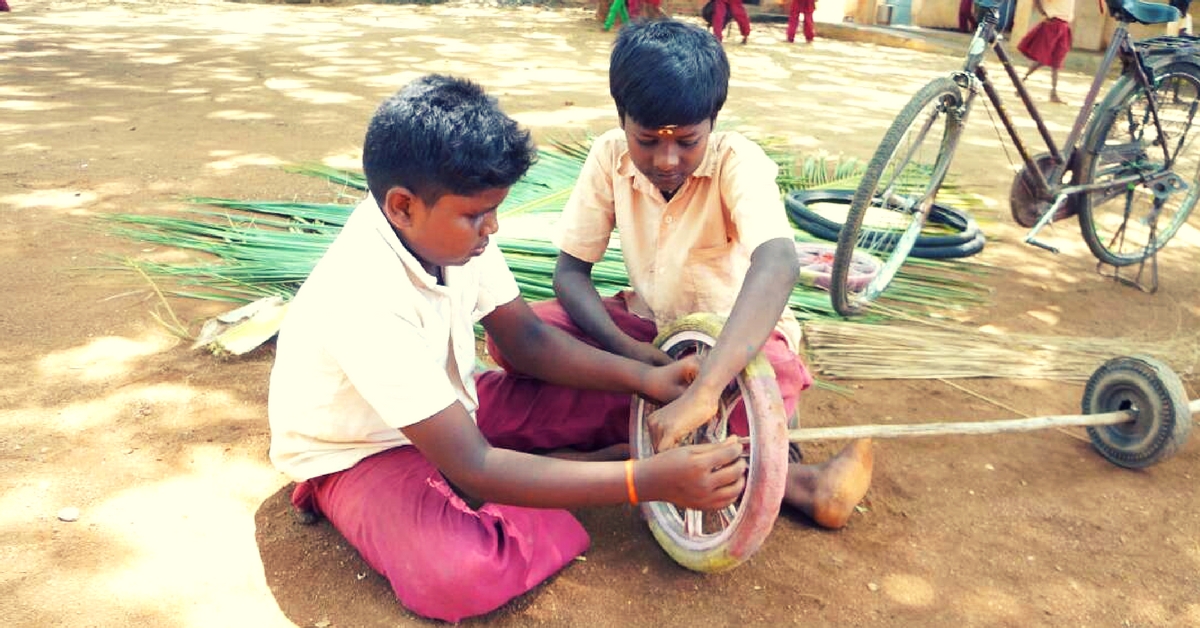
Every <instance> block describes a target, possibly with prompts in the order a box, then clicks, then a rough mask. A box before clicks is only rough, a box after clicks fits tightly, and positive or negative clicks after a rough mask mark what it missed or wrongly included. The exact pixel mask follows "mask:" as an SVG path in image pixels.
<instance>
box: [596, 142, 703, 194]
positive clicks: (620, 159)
mask: <svg viewBox="0 0 1200 628" xmlns="http://www.w3.org/2000/svg"><path fill="white" fill-rule="evenodd" d="M718 140H719V137H718V136H717V132H716V131H713V132H712V133H709V134H708V144H707V145H706V146H705V148H704V159H702V160H700V165H699V166H697V167H696V171H695V172H693V173H692V174H691V176H690V177H688V178H689V179H694V178H700V177H706V178H711V177H712V176H713V173H714V172H715V171H716V169H717V157H716V155H717V143H718ZM617 175H618V176H622V177H631V178H633V180H634V185H636V186H637V187H639V188H641V189H643V190H648V191H657V190H658V188H656V187H654V184H653V183H651V182H650V179H647V178H646V175H644V174H642V171H641V170H638V169H637V166H635V165H633V158H631V157H630V156H629V140H628V139H626V138H625V135H624V134H622V135H621V143H620V153H619V155H618V156H617ZM684 185H685V186H686V185H687V183H686V182H684Z"/></svg>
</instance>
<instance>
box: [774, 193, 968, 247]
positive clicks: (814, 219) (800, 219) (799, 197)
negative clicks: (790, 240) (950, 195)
mask: <svg viewBox="0 0 1200 628" xmlns="http://www.w3.org/2000/svg"><path fill="white" fill-rule="evenodd" d="M853 199H854V190H795V191H792V192H789V193H788V194H787V195H786V196H784V199H783V204H784V207H785V209H786V210H787V214H788V218H790V219H791V220H792V222H794V223H796V226H797V227H800V228H801V229H805V226H804V225H811V224H817V225H820V226H821V227H822V228H823V231H824V232H825V233H829V232H832V233H835V234H841V232H842V224H843V223H841V222H838V221H834V220H830V219H829V218H826V217H825V216H823V215H821V214H819V213H817V212H815V211H812V210H811V209H809V208H808V206H809V205H810V204H816V203H837V204H845V205H849V204H850V203H851V201H852V200H853ZM927 222H928V223H929V224H936V225H943V226H945V227H947V228H949V229H951V230H952V231H953V232H952V233H944V234H924V233H923V234H921V235H919V236H917V242H916V245H915V246H916V247H935V246H956V245H959V244H966V243H967V242H971V241H972V240H974V239H975V238H976V237H978V235H979V225H978V224H977V223H976V222H975V219H974V218H972V217H971V216H970V214H967V213H966V212H964V211H960V210H957V209H954V208H953V207H949V206H947V205H942V204H941V203H934V205H933V208H932V209H931V210H930V212H929V219H928V221H927ZM801 223H804V224H801ZM863 230H864V231H866V230H867V228H866V227H864V228H863ZM805 231H807V229H805ZM814 235H815V234H814ZM881 235H882V236H883V237H886V236H887V235H889V234H888V233H887V232H882V231H881ZM822 239H824V238H822ZM833 240H834V241H836V240H837V237H836V236H835V237H834V238H833Z"/></svg>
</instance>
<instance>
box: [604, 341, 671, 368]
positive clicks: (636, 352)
mask: <svg viewBox="0 0 1200 628" xmlns="http://www.w3.org/2000/svg"><path fill="white" fill-rule="evenodd" d="M617 353H620V354H621V355H623V356H625V357H627V358H629V359H630V360H637V361H638V362H641V363H643V364H649V365H650V366H666V365H667V364H671V363H672V362H674V361H675V360H673V359H672V358H671V356H669V355H667V354H666V353H665V352H664V351H663V350H662V349H659V348H658V347H656V346H654V345H653V344H651V343H649V342H634V343H633V344H631V345H629V346H628V347H625V348H624V349H622V350H621V351H619V352H617Z"/></svg>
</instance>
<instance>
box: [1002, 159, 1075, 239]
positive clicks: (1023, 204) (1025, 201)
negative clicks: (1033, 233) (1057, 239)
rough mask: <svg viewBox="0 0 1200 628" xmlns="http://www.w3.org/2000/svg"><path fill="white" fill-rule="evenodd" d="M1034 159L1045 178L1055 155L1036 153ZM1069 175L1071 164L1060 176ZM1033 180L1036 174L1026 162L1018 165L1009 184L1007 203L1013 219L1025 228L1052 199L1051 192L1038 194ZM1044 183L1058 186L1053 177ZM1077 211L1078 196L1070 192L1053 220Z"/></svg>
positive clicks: (1030, 224)
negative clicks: (1022, 166) (1018, 168)
mask: <svg viewBox="0 0 1200 628" xmlns="http://www.w3.org/2000/svg"><path fill="white" fill-rule="evenodd" d="M1033 162H1034V164H1035V165H1036V166H1037V168H1038V170H1040V171H1041V173H1042V177H1043V178H1045V179H1049V175H1050V174H1051V171H1053V170H1054V168H1055V166H1057V165H1058V164H1057V163H1056V162H1055V161H1054V157H1052V156H1051V155H1050V154H1049V153H1039V154H1037V155H1034V156H1033ZM1068 175H1070V176H1071V177H1072V178H1073V177H1074V173H1073V172H1072V166H1071V165H1069V166H1068V167H1067V170H1066V171H1065V172H1064V173H1063V174H1062V175H1061V176H1062V177H1063V178H1065V177H1067V176H1068ZM1036 181H1037V178H1036V176H1035V175H1034V174H1033V172H1031V171H1030V170H1029V166H1025V167H1024V168H1021V171H1020V172H1018V173H1017V176H1015V177H1013V182H1012V188H1011V189H1010V190H1009V193H1008V205H1009V208H1010V209H1011V210H1012V217H1013V220H1015V221H1017V224H1018V225H1021V226H1022V227H1025V228H1027V229H1028V228H1031V227H1033V226H1034V225H1036V224H1037V222H1038V219H1039V218H1041V217H1042V215H1043V214H1045V213H1046V212H1047V211H1049V210H1050V203H1051V201H1052V200H1053V195H1051V198H1048V199H1043V198H1040V197H1039V196H1038V194H1037V183H1036ZM1060 181H1061V178H1060ZM1047 183H1049V184H1050V186H1051V188H1054V187H1057V185H1055V182H1053V181H1049V180H1047ZM1078 213H1079V203H1078V197H1077V196H1076V195H1074V194H1072V195H1071V197H1070V198H1068V199H1067V200H1066V201H1064V202H1063V204H1062V207H1060V208H1059V209H1058V211H1057V212H1055V214H1054V220H1055V221H1058V220H1062V219H1064V218H1070V217H1071V216H1074V215H1075V214H1078Z"/></svg>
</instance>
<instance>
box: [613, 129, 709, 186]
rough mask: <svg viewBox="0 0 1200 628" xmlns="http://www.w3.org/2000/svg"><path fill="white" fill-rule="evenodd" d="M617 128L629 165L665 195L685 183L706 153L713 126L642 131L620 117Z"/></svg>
mask: <svg viewBox="0 0 1200 628" xmlns="http://www.w3.org/2000/svg"><path fill="white" fill-rule="evenodd" d="M621 128H623V129H624V130H625V138H626V139H627V140H628V142H629V156H630V158H631V159H633V165H635V166H637V169H638V170H640V171H641V172H642V174H644V175H646V178H648V179H650V182H651V183H653V184H654V185H655V187H657V188H658V189H660V190H662V191H663V192H665V193H666V194H668V195H670V194H674V193H675V192H676V191H677V190H678V189H679V188H680V186H682V185H683V182H684V181H686V180H687V178H688V177H689V176H691V174H692V173H693V172H695V171H696V168H698V167H699V166H700V162H701V161H703V160H704V152H705V151H706V150H708V136H709V135H710V134H711V133H712V129H713V122H712V121H711V120H705V121H704V122H701V123H700V124H691V125H688V126H668V127H660V128H651V127H644V126H642V125H640V124H638V123H637V122H635V121H634V120H633V119H632V118H630V117H629V116H624V117H623V119H622V121H621Z"/></svg>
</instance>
